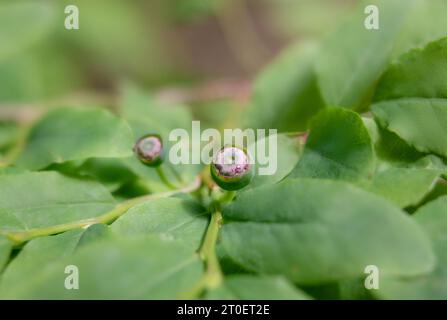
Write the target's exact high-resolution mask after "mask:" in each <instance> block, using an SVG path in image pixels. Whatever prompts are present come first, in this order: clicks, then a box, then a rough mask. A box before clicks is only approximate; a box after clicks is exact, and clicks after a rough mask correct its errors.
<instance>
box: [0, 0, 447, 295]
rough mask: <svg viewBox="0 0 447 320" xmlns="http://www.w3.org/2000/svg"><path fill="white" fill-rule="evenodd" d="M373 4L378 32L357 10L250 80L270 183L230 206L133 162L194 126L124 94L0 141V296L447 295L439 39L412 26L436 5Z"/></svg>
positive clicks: (183, 115) (171, 110) (260, 181)
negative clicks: (368, 278) (149, 146)
mask: <svg viewBox="0 0 447 320" xmlns="http://www.w3.org/2000/svg"><path fill="white" fill-rule="evenodd" d="M370 2H371V1H368V3H370ZM373 2H374V1H373ZM375 2H376V3H377V4H378V5H379V7H380V10H381V11H380V12H381V27H380V28H381V29H380V30H379V31H367V30H364V29H363V28H362V23H363V17H364V15H363V8H364V6H363V7H362V6H360V7H359V8H358V12H357V13H356V14H355V15H354V16H353V18H352V19H351V20H349V21H347V22H346V24H345V25H343V26H342V27H341V28H340V30H338V31H337V32H335V33H334V34H333V35H331V36H330V37H329V38H327V39H326V40H325V41H324V42H323V44H322V45H321V46H317V45H310V44H309V45H307V44H306V45H300V46H298V47H297V46H294V47H293V48H291V49H290V50H288V51H287V52H286V53H285V54H284V55H282V56H281V57H280V58H279V59H278V60H277V61H276V62H273V63H272V65H271V66H269V67H268V68H267V70H266V71H265V72H263V73H262V74H261V75H260V77H259V79H258V80H257V82H256V85H255V89H254V95H253V103H252V105H251V106H250V107H249V108H248V110H247V112H246V113H245V114H244V121H245V124H246V125H247V126H250V127H254V128H278V129H279V130H280V131H282V133H280V134H278V170H277V172H276V173H275V174H274V175H272V176H256V177H255V178H254V180H253V181H252V183H251V184H250V185H249V186H247V187H246V188H244V189H242V190H241V191H238V193H237V195H236V197H235V198H234V199H231V201H228V200H229V199H227V198H226V197H225V196H224V197H222V196H221V195H220V191H219V190H215V189H214V188H212V189H211V191H210V190H208V186H209V184H210V183H209V177H207V176H206V175H204V174H203V172H202V173H201V171H202V168H201V167H200V166H192V165H191V166H187V165H185V166H181V167H179V166H176V167H175V168H172V166H169V163H167V164H166V165H168V168H167V169H169V170H167V174H168V178H170V179H172V180H175V179H176V178H179V179H178V180H179V181H183V183H182V184H181V186H179V188H178V189H176V190H171V189H169V188H167V187H166V186H165V185H164V184H163V183H162V181H161V180H160V178H159V177H158V176H157V175H156V173H155V171H154V170H152V169H150V168H147V167H145V166H143V165H142V164H141V163H139V161H138V160H137V159H136V158H135V157H134V156H133V155H132V145H133V143H134V140H135V137H139V136H141V135H143V134H146V133H147V132H148V131H150V132H154V133H158V134H160V135H161V136H162V137H164V141H168V139H167V135H168V133H169V131H170V130H171V129H173V128H185V129H189V128H190V125H191V119H192V117H191V115H190V113H189V111H188V109H187V108H185V107H184V106H172V105H165V106H163V107H161V106H158V105H157V104H156V103H155V102H153V101H151V99H150V97H147V96H145V95H144V94H142V93H141V92H139V91H138V90H135V89H133V88H127V89H126V90H125V93H124V95H123V101H122V102H121V108H120V110H119V111H118V114H112V113H111V112H109V111H106V110H104V109H100V108H58V109H56V110H52V111H50V112H48V113H46V114H45V115H44V116H43V117H42V118H41V119H39V120H38V121H37V122H36V123H34V124H33V125H32V127H31V128H29V129H26V130H25V132H24V133H23V134H22V133H19V134H18V135H17V137H16V139H15V140H16V141H15V142H14V143H10V144H7V143H5V144H4V146H1V147H2V148H3V149H4V151H5V157H4V158H3V161H4V163H3V166H2V168H1V169H0V235H1V236H0V271H1V277H0V297H1V298H55V299H61V298H67V299H68V298H81V299H90V298H129V299H147V298H150V299H165V298H210V299H216V298H218V299H234V298H239V299H245V298H248V299H311V298H339V299H358V298H359V299H360V298H362V299H364V298H397V299H400V298H421V299H428V298H434V299H442V298H447V269H446V266H447V264H446V263H447V256H446V253H445V252H446V251H444V250H445V247H446V246H447V236H446V235H447V183H446V180H444V179H445V176H446V174H447V166H446V164H445V159H446V158H447V140H446V139H445V137H446V134H447V82H446V79H447V38H442V37H441V36H442V31H441V30H440V29H439V28H438V27H439V24H437V25H436V27H434V26H433V23H439V21H437V20H436V19H426V20H427V21H426V22H425V24H423V25H418V29H417V30H415V28H414V25H413V24H412V23H414V21H419V20H423V19H422V18H421V15H424V16H423V17H424V18H426V15H427V14H428V13H430V12H433V14H434V15H436V14H437V13H438V14H439V12H442V11H440V8H443V7H445V4H444V3H443V2H437V1H433V2H430V4H428V3H427V2H426V1H416V0H414V1H408V0H393V1H389V0H381V1H375ZM444 12H445V10H444ZM444 30H445V28H444ZM296 130H302V131H304V130H306V131H307V130H309V135H308V137H307V138H306V139H304V138H303V135H297V134H295V133H292V134H291V133H290V132H289V133H288V131H296ZM6 132H8V131H6ZM8 134H9V136H15V135H14V134H10V133H8ZM4 140H5V141H8V139H6V138H5V139H4ZM0 141H1V140H0ZM3 149H2V150H3ZM174 170H175V171H176V172H177V173H178V175H179V176H180V177H178V176H177V175H176V174H175V171H174ZM197 177H199V179H200V181H199V182H201V183H200V184H199V183H198V180H197ZM216 199H217V200H216ZM216 201H217V203H216ZM210 204H211V205H210ZM67 265H75V266H77V267H78V268H79V275H80V280H79V281H80V283H79V289H78V290H67V289H65V287H64V281H65V277H66V276H67V274H65V273H64V270H65V267H66V266H67ZM368 265H376V266H377V267H378V268H379V270H380V288H379V289H378V290H366V289H365V288H364V287H363V279H364V277H365V274H364V269H365V267H366V266H368Z"/></svg>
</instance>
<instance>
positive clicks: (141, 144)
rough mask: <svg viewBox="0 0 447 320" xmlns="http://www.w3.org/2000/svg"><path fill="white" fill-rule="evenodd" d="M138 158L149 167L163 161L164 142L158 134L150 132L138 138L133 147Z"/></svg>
mask: <svg viewBox="0 0 447 320" xmlns="http://www.w3.org/2000/svg"><path fill="white" fill-rule="evenodd" d="M133 150H134V152H135V154H136V155H137V157H138V159H140V161H141V162H142V163H144V164H145V165H147V166H149V167H157V166H159V165H160V164H161V163H162V162H163V156H164V152H163V142H162V140H161V137H160V136H159V135H157V134H148V135H145V136H143V137H141V138H140V139H138V140H137V142H136V143H135V146H134V148H133Z"/></svg>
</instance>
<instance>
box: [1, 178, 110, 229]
mask: <svg viewBox="0 0 447 320" xmlns="http://www.w3.org/2000/svg"><path fill="white" fill-rule="evenodd" d="M114 206H115V201H114V199H113V197H112V196H111V195H110V193H109V192H108V191H107V190H106V189H105V188H104V187H103V186H101V185H100V184H98V183H96V182H92V181H82V180H77V179H73V178H68V177H65V176H62V175H61V174H59V173H56V172H33V173H31V172H30V173H19V174H9V175H0V233H11V232H12V233H20V232H27V233H29V232H31V231H32V230H34V229H39V228H50V227H52V226H55V225H62V224H67V223H73V222H76V221H79V220H84V219H91V218H94V217H98V216H99V215H101V214H103V213H105V212H107V211H109V210H111V209H112V208H113V207H114Z"/></svg>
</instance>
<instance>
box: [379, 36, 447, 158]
mask: <svg viewBox="0 0 447 320" xmlns="http://www.w3.org/2000/svg"><path fill="white" fill-rule="evenodd" d="M446 61H447V38H444V39H441V40H439V41H436V42H432V43H430V44H429V45H427V46H426V47H425V48H424V49H415V50H412V51H410V52H409V53H407V54H405V55H403V56H401V58H400V59H399V60H398V61H397V62H396V63H395V64H393V65H391V66H390V67H389V68H388V70H387V71H386V73H385V74H384V75H383V77H382V79H381V80H380V82H379V84H378V87H377V90H376V93H375V97H374V102H375V103H374V104H373V106H372V110H373V112H374V115H375V117H376V118H377V120H378V122H379V123H380V125H381V126H382V127H384V128H387V129H388V130H390V131H392V132H394V133H396V134H397V135H398V136H399V137H400V138H402V139H403V140H405V141H406V142H407V143H408V144H409V145H411V146H414V147H415V148H416V149H417V150H419V151H421V152H434V153H437V154H440V155H443V156H447V140H446V139H445V138H444V137H445V136H446V134H447V85H446V82H445V80H444V79H445V78H446V77H447V62H446Z"/></svg>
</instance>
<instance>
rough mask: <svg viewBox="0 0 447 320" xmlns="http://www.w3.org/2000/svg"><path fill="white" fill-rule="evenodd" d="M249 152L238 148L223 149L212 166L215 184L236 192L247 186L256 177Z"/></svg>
mask: <svg viewBox="0 0 447 320" xmlns="http://www.w3.org/2000/svg"><path fill="white" fill-rule="evenodd" d="M250 160H251V158H250V156H249V154H248V153H247V151H245V150H244V149H240V148H237V147H223V148H222V149H220V150H219V151H218V152H217V154H216V155H215V157H214V159H213V162H212V164H211V176H212V177H213V180H214V182H216V184H217V185H218V186H219V187H221V188H222V189H224V190H229V191H234V190H239V189H242V188H243V187H245V186H247V185H248V184H249V183H250V182H251V180H252V179H253V177H254V172H255V168H254V164H252V163H251V161H250Z"/></svg>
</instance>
